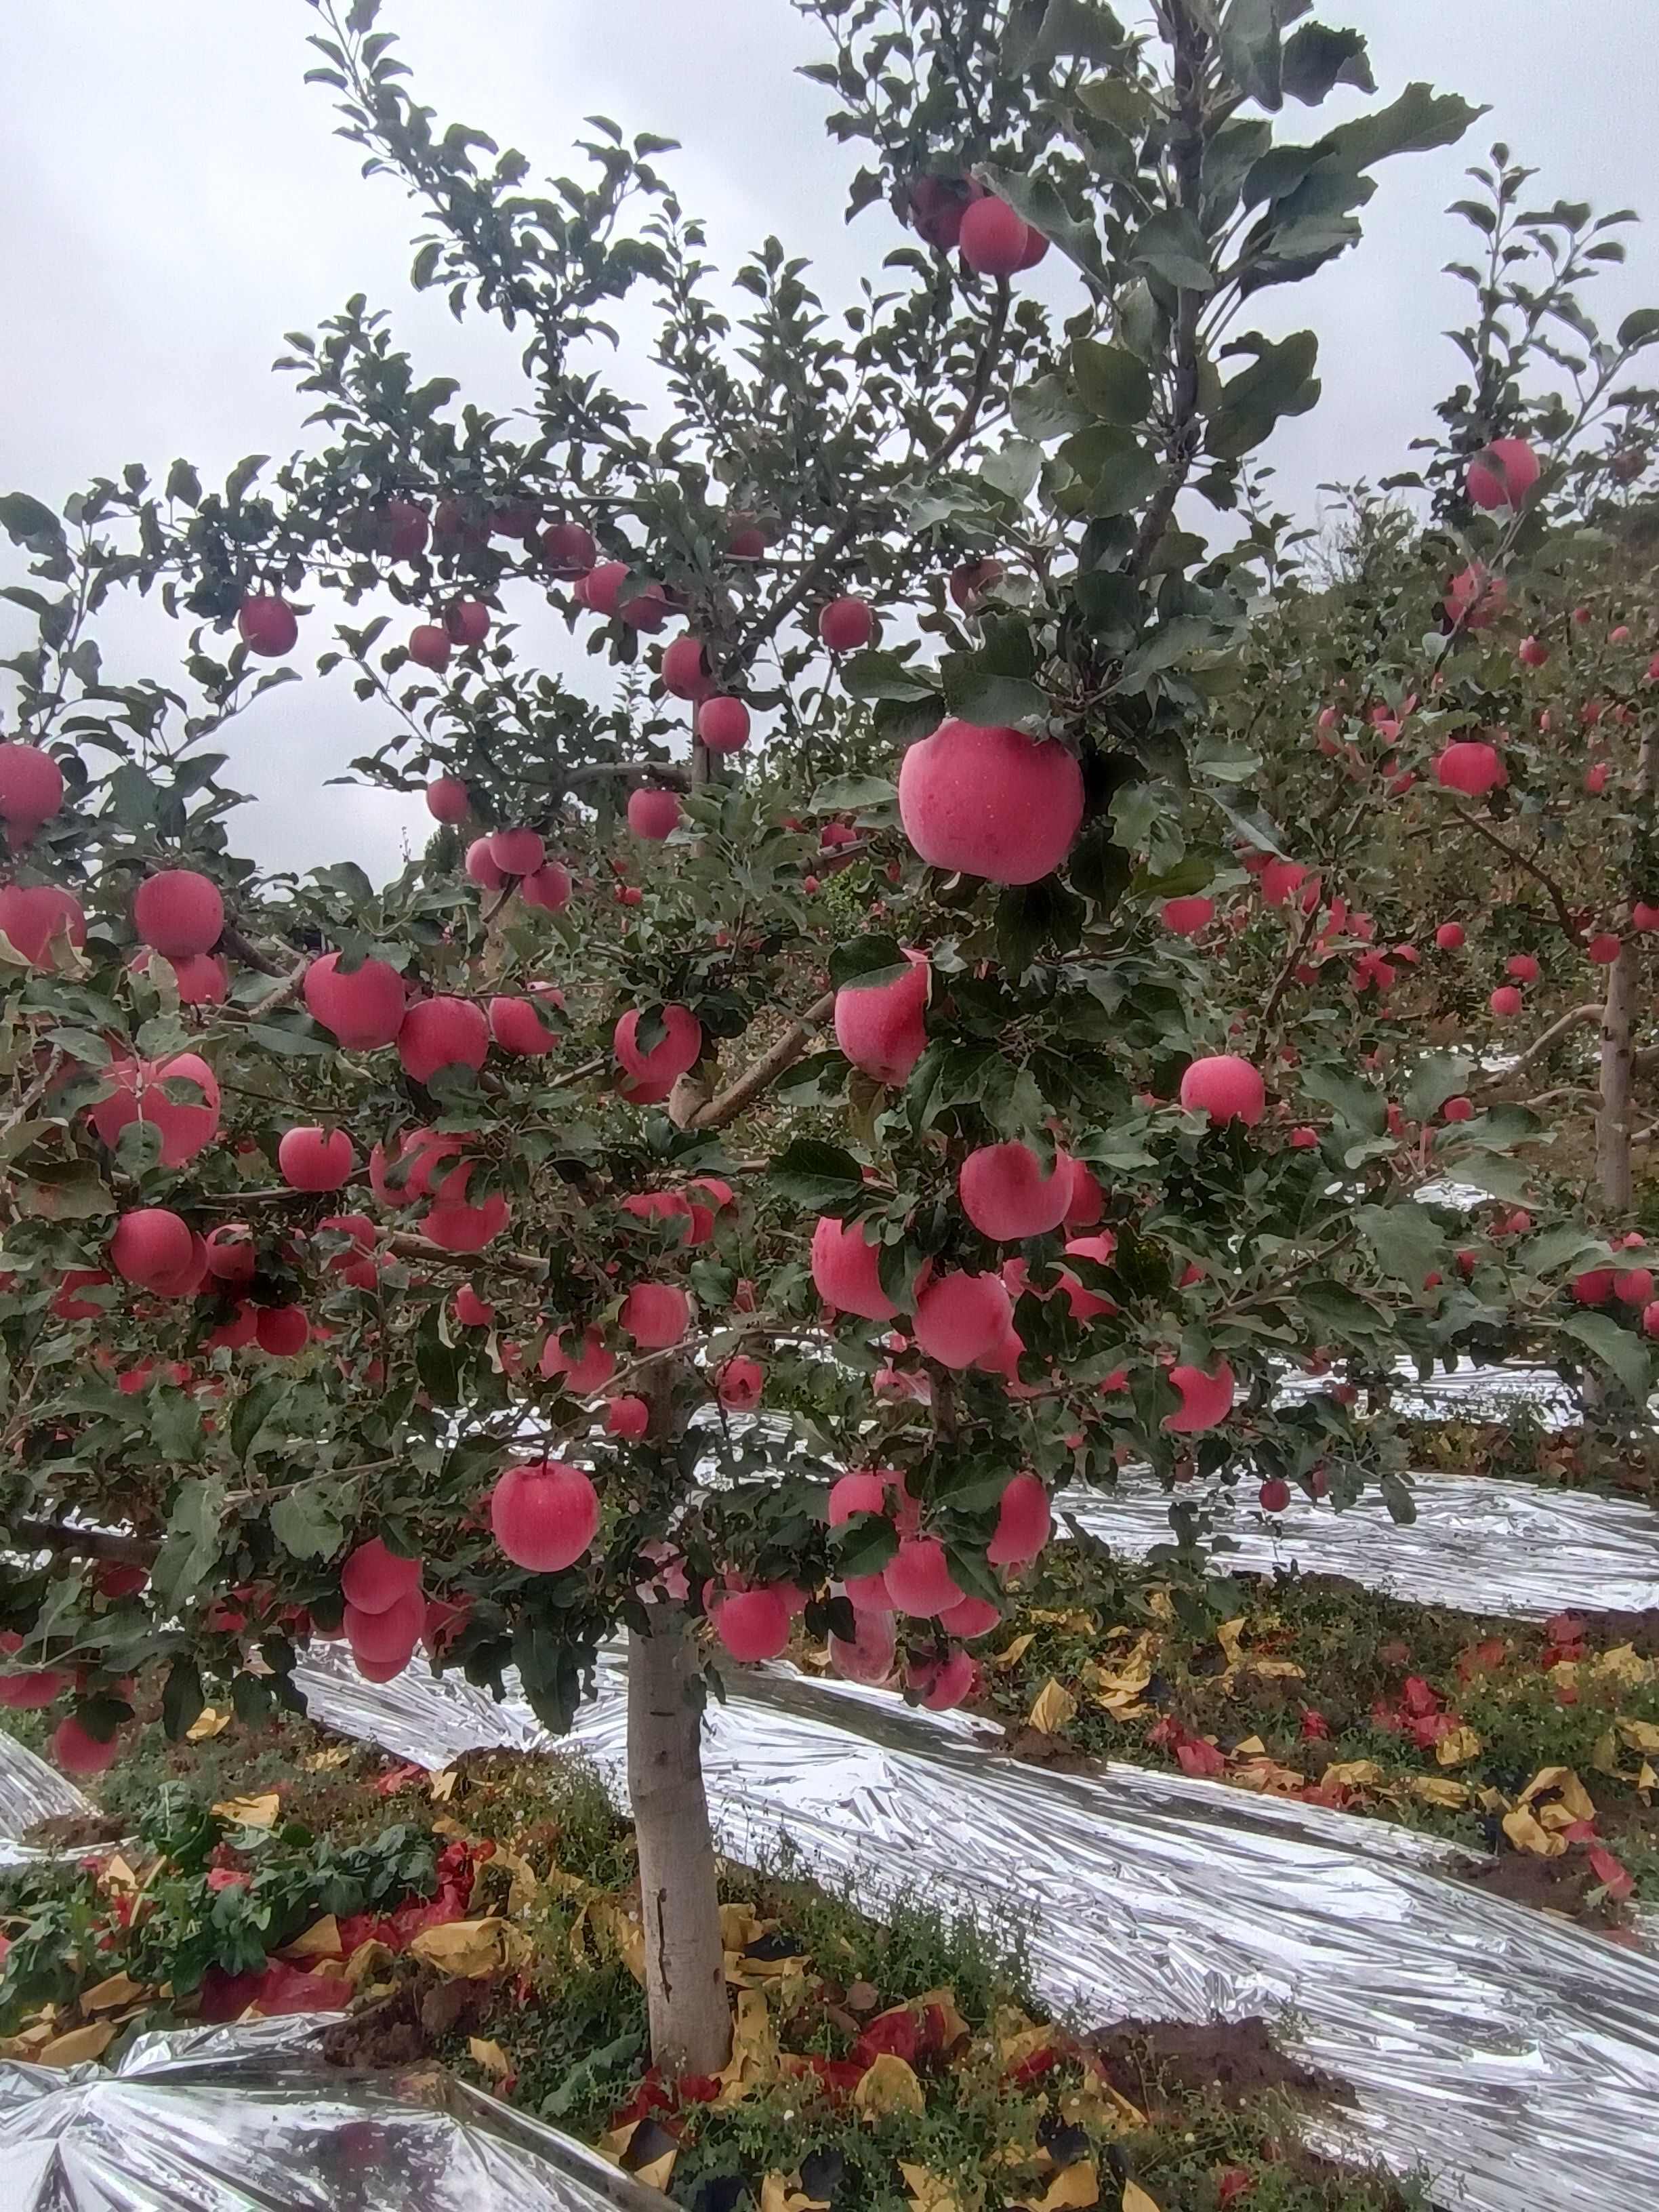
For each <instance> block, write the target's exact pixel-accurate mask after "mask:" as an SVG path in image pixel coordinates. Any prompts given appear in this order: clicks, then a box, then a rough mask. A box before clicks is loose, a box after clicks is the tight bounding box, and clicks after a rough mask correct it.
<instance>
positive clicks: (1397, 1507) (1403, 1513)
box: [1381, 1473, 1417, 1528]
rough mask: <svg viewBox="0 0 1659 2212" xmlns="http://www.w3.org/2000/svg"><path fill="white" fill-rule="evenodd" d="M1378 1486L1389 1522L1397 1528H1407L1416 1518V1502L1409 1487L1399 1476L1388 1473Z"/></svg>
mask: <svg viewBox="0 0 1659 2212" xmlns="http://www.w3.org/2000/svg"><path fill="white" fill-rule="evenodd" d="M1381 1489H1382V1492H1383V1504H1385V1505H1386V1506H1387V1507H1388V1509H1389V1520H1390V1521H1392V1522H1394V1524H1395V1527H1396V1528H1410V1527H1411V1525H1412V1523H1413V1521H1415V1520H1416V1518H1417V1500H1416V1499H1415V1498H1413V1496H1412V1493H1411V1490H1410V1487H1409V1486H1408V1485H1407V1483H1406V1482H1404V1481H1403V1480H1401V1477H1400V1476H1399V1475H1397V1474H1392V1473H1390V1474H1385V1475H1384V1476H1383V1480H1382V1484H1381Z"/></svg>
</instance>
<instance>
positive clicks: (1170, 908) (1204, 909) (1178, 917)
mask: <svg viewBox="0 0 1659 2212" xmlns="http://www.w3.org/2000/svg"><path fill="white" fill-rule="evenodd" d="M1163 913H1164V927H1165V929H1167V930H1170V931H1172V932H1173V933H1174V934H1175V935H1176V937H1197V936H1199V935H1200V934H1201V933H1202V932H1203V931H1205V930H1206V929H1207V928H1208V927H1209V926H1210V924H1211V923H1212V921H1214V920H1215V901H1214V900H1213V899H1211V898H1172V899H1165V900H1164V908H1163Z"/></svg>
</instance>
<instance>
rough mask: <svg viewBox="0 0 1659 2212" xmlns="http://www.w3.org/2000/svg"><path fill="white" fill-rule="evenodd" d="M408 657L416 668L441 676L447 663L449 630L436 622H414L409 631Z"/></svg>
mask: <svg viewBox="0 0 1659 2212" xmlns="http://www.w3.org/2000/svg"><path fill="white" fill-rule="evenodd" d="M409 657H410V659H411V660H412V661H413V662H414V663H415V665H416V667H417V668H429V669H430V670H431V671H432V673H433V674H434V675H435V676H441V675H442V674H443V672H444V671H445V669H446V668H447V667H448V665H449V632H448V631H447V629H443V628H442V626H441V624H440V623H416V625H415V627H414V629H412V630H410V633H409Z"/></svg>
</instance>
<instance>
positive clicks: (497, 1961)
mask: <svg viewBox="0 0 1659 2212" xmlns="http://www.w3.org/2000/svg"><path fill="white" fill-rule="evenodd" d="M409 1948H410V1955H411V1957H414V1958H416V1959H420V1960H423V1961H424V1962H425V1964H426V1965H427V1966H435V1967H436V1968H437V1970H438V1972H440V1973H441V1974H450V1975H453V1976H454V1977H455V1978H458V1979H459V1980H462V1981H468V1982H474V1981H478V1980H481V1979H482V1978H483V1976H484V1975H486V1974H497V1973H501V1972H507V1970H509V1969H511V1968H513V1967H516V1966H523V1965H524V1964H525V1963H526V1961H527V1960H528V1959H529V1957H530V1945H529V1943H528V1942H526V1939H525V1938H524V1936H521V1935H520V1932H519V1930H518V1929H516V1928H514V1927H513V1925H512V1924H511V1923H510V1922H508V1921H506V1920H498V1919H495V1918H491V1919H488V1920H451V1921H448V1922H447V1923H444V1924H443V1925H441V1926H440V1927H437V1928H423V1929H422V1930H421V1932H420V1934H419V1935H418V1936H416V1938H415V1940H414V1942H412V1943H411V1944H410V1947H409Z"/></svg>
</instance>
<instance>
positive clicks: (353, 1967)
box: [345, 1938, 392, 1993]
mask: <svg viewBox="0 0 1659 2212" xmlns="http://www.w3.org/2000/svg"><path fill="white" fill-rule="evenodd" d="M391 1964H392V1952H391V1950H390V1948H388V1947H387V1946H386V1944H384V1943H378V1942H374V1940H373V1939H372V1938H371V1939H370V1941H369V1942H367V1943H360V1944H359V1945H358V1946H357V1948H356V1950H355V1951H354V1952H353V1953H352V1954H351V1956H350V1957H349V1959H348V1960H346V1962H345V1978H346V1980H347V1981H349V1983H350V1984H351V1986H352V1988H353V1989H354V1990H357V1991H359V1992H360V1993H361V1991H362V1988H363V1986H364V1984H365V1983H367V1981H368V1978H369V1977H370V1975H371V1974H374V1973H378V1972H380V1969H381V1967H383V1966H390V1965H391Z"/></svg>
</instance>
